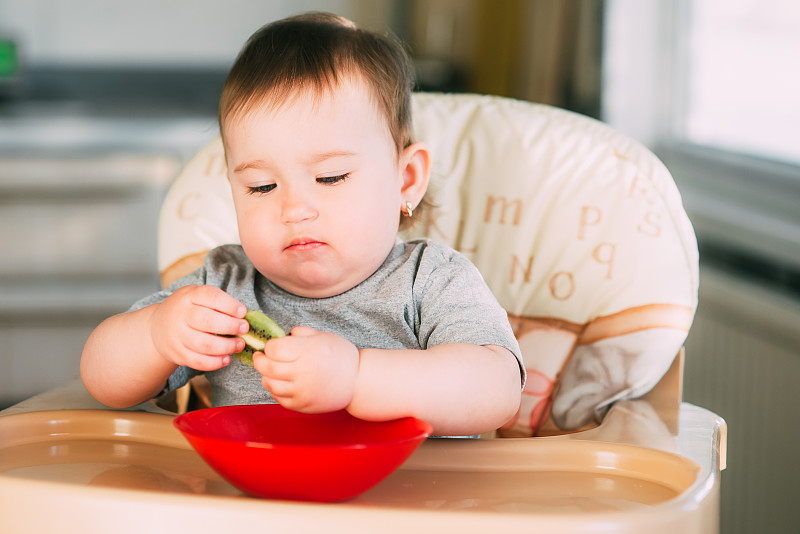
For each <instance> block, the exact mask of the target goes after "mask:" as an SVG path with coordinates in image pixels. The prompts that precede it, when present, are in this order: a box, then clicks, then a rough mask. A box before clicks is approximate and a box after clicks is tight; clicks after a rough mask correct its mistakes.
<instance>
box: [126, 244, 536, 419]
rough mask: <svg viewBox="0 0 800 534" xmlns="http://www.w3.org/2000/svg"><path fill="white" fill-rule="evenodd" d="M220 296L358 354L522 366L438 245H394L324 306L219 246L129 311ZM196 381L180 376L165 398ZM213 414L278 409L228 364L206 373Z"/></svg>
mask: <svg viewBox="0 0 800 534" xmlns="http://www.w3.org/2000/svg"><path fill="white" fill-rule="evenodd" d="M202 284H206V285H212V286H216V287H219V288H222V289H223V290H225V291H226V292H227V293H229V294H230V295H232V296H233V297H235V298H236V299H238V300H239V301H240V302H241V303H242V304H244V305H245V306H246V307H247V308H248V309H260V310H262V311H263V312H264V313H266V314H267V315H269V316H270V317H272V318H273V319H275V321H276V322H277V323H278V324H279V325H280V326H281V327H283V329H284V330H286V331H287V332H288V331H289V330H290V329H291V328H293V327H294V326H301V325H302V326H310V327H312V328H315V329H317V330H321V331H327V332H333V333H335V334H338V335H340V336H342V337H344V338H346V339H348V340H349V341H350V342H352V343H353V344H354V345H355V346H356V347H358V348H359V349H362V348H383V349H403V348H406V349H427V348H429V347H433V346H436V345H442V344H445V343H471V344H475V345H499V346H502V347H506V348H508V349H509V350H510V351H511V352H513V353H514V355H515V356H516V357H517V359H518V361H519V362H520V373H521V380H522V382H521V383H522V384H524V381H525V370H524V366H523V365H522V363H521V362H522V359H521V356H520V350H519V345H518V344H517V341H516V338H515V337H514V333H513V331H512V330H511V326H510V325H509V322H508V316H507V314H506V312H505V310H503V308H502V307H500V305H499V304H498V302H497V300H496V299H495V297H494V295H492V293H491V291H490V290H489V288H488V287H487V286H486V283H485V282H484V281H483V278H482V276H481V275H480V273H479V272H478V270H477V268H476V267H475V266H474V265H473V264H472V263H471V262H470V261H469V260H467V259H466V258H465V257H464V256H462V255H461V254H459V253H458V252H456V251H454V250H452V249H451V248H449V247H447V246H445V245H443V244H440V243H437V242H435V241H427V240H420V241H412V242H408V243H405V242H402V241H400V240H398V242H397V244H396V245H395V247H394V248H393V249H392V251H391V252H390V254H389V256H387V258H386V260H385V261H384V263H383V265H381V267H380V268H379V269H378V270H377V271H376V272H375V273H373V274H372V275H371V276H370V277H369V278H367V279H366V280H364V281H363V282H361V283H360V284H359V285H357V286H355V287H354V288H352V289H350V290H348V291H345V292H344V293H341V294H339V295H335V296H333V297H327V298H319V299H315V298H306V297H299V296H297V295H294V294H292V293H289V292H287V291H284V290H283V289H281V288H280V287H278V286H276V285H275V284H273V283H272V282H270V281H269V280H267V279H266V278H264V276H262V275H261V274H260V273H259V272H258V271H257V270H256V269H255V267H254V266H253V264H252V263H251V262H250V260H249V259H248V258H247V256H246V255H245V253H244V251H243V250H242V247H241V246H240V245H223V246H220V247H217V248H215V249H213V250H212V251H211V252H209V253H208V255H207V256H206V260H205V264H204V265H203V267H201V268H200V269H198V270H197V271H195V272H193V273H191V274H189V275H187V276H185V277H183V278H181V279H180V280H177V281H176V282H174V283H173V284H171V285H170V286H169V287H167V288H166V289H164V290H163V291H159V292H157V293H154V294H153V295H150V296H148V297H146V298H144V299H142V300H140V301H138V302H137V303H135V304H134V305H133V306H132V307H131V310H136V309H140V308H144V307H145V306H148V305H150V304H154V303H157V302H161V301H162V300H164V299H165V298H166V297H167V296H168V295H169V294H170V293H172V292H173V291H175V290H176V289H178V288H179V287H182V286H186V285H202ZM198 374H201V373H200V372H199V371H196V370H194V369H190V368H188V367H180V368H178V369H177V370H176V371H175V372H174V373H173V374H172V376H171V377H170V378H169V382H168V385H167V391H169V390H172V389H176V388H178V387H180V386H182V385H184V384H185V383H186V382H187V381H188V380H189V379H190V378H192V377H193V376H196V375H198ZM206 376H207V378H208V380H209V382H210V383H211V386H212V391H213V394H212V396H213V402H214V405H215V406H226V405H232V404H265V403H273V402H275V401H274V400H273V399H272V396H271V395H270V394H269V392H268V391H266V390H265V389H264V388H263V386H262V385H261V375H260V374H259V373H258V372H257V371H255V370H254V369H253V368H252V367H249V366H246V365H243V364H242V363H240V362H239V361H238V360H237V359H235V358H232V361H231V364H230V365H228V366H226V367H223V368H222V369H219V370H216V371H211V372H208V373H206Z"/></svg>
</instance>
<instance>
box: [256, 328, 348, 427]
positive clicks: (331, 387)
mask: <svg viewBox="0 0 800 534" xmlns="http://www.w3.org/2000/svg"><path fill="white" fill-rule="evenodd" d="M358 359H359V356H358V349H357V348H356V346H355V345H353V344H352V343H351V342H350V341H348V340H346V339H345V338H343V337H341V336H338V335H336V334H332V333H330V332H320V331H318V330H314V329H313V328H309V327H305V326H297V327H295V328H293V329H292V331H291V335H290V336H285V337H281V338H275V339H271V340H270V341H269V342H268V343H267V345H266V347H265V348H264V353H261V352H257V353H256V354H255V355H254V356H253V366H254V367H255V369H256V370H257V371H258V372H259V373H261V375H262V378H261V383H262V384H263V386H264V387H265V388H266V389H267V390H269V391H270V392H271V393H272V397H273V398H274V399H275V400H276V401H278V402H279V403H280V404H281V405H282V406H284V407H286V408H289V409H292V410H297V411H300V412H306V413H323V412H332V411H336V410H341V409H343V408H346V407H347V405H348V404H350V401H351V399H352V398H353V391H354V389H355V385H356V377H357V376H358Z"/></svg>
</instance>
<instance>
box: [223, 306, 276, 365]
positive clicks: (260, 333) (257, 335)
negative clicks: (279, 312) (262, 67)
mask: <svg viewBox="0 0 800 534" xmlns="http://www.w3.org/2000/svg"><path fill="white" fill-rule="evenodd" d="M244 318H245V319H247V322H248V323H250V330H249V331H248V332H247V333H246V334H242V335H240V336H239V337H240V338H242V339H243V340H244V342H245V346H244V350H242V351H241V352H237V353H236V354H233V355H232V356H233V357H234V358H236V359H237V360H239V361H240V362H242V363H243V364H245V365H251V366H252V365H253V353H254V352H257V351H262V350H264V346H265V345H266V343H267V341H268V340H270V339H272V338H273V337H283V336H285V335H286V332H284V331H283V328H281V327H280V326H278V323H276V322H275V320H274V319H272V317H270V316H268V315H266V314H265V313H263V312H261V311H259V310H248V311H247V313H245V314H244Z"/></svg>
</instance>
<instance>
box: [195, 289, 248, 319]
mask: <svg viewBox="0 0 800 534" xmlns="http://www.w3.org/2000/svg"><path fill="white" fill-rule="evenodd" d="M191 300H192V303H193V304H196V305H197V306H202V307H204V308H209V309H211V310H215V311H218V312H220V313H224V314H225V315H230V316H231V317H238V318H242V317H244V314H245V312H246V311H247V308H246V307H245V306H244V304H242V303H241V302H239V301H238V300H236V299H235V298H233V297H232V296H231V295H229V294H228V293H226V292H225V291H223V290H222V289H220V288H218V287H214V286H205V285H204V286H195V287H194V289H193V291H192V293H191Z"/></svg>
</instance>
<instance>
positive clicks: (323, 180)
mask: <svg viewBox="0 0 800 534" xmlns="http://www.w3.org/2000/svg"><path fill="white" fill-rule="evenodd" d="M348 176H350V173H349V172H348V173H345V174H338V175H336V176H321V177H319V178H317V183H319V184H327V185H334V184H338V183H340V182H344V181H345V180H347V177H348Z"/></svg>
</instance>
